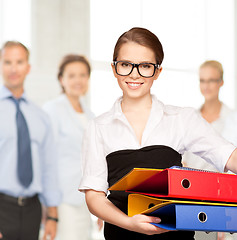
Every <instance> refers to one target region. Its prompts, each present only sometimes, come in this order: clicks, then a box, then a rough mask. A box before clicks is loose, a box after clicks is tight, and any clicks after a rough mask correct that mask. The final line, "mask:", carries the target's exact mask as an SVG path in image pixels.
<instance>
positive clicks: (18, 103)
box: [0, 41, 60, 240]
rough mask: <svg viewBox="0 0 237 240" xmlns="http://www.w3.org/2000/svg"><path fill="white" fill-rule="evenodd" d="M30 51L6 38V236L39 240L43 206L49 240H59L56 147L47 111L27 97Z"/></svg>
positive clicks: (2, 62) (2, 212) (1, 125)
mask: <svg viewBox="0 0 237 240" xmlns="http://www.w3.org/2000/svg"><path fill="white" fill-rule="evenodd" d="M28 60H29V51H28V49H27V48H26V47H25V46H24V45H23V44H21V43H20V42H14V41H8V42H6V43H5V44H4V45H3V47H2V49H1V52H0V72H1V75H2V78H3V86H2V87H0V114H1V117H0V239H7V240H36V239H38V235H39V228H40V223H41V204H40V201H39V198H40V199H41V200H42V202H43V204H44V205H45V206H47V221H46V224H45V234H44V239H51V240H52V239H54V237H55V234H56V226H57V221H58V219H57V207H56V206H57V205H58V204H59V201H60V193H59V190H58V188H57V175H56V173H57V171H56V169H55V166H56V164H55V161H56V156H55V145H54V139H53V134H52V129H51V126H50V122H49V119H48V117H47V115H46V114H45V113H44V112H43V111H42V110H41V109H40V108H39V107H37V106H36V105H34V104H33V103H32V102H31V101H30V100H29V99H28V98H27V97H26V95H25V92H24V82H25V78H26V76H27V74H28V73H29V71H30V65H29V61H28Z"/></svg>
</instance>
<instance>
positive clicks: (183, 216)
mask: <svg viewBox="0 0 237 240" xmlns="http://www.w3.org/2000/svg"><path fill="white" fill-rule="evenodd" d="M147 215H150V216H157V217H159V218H161V223H159V224H157V223H152V224H154V225H156V226H158V227H161V228H164V229H168V230H194V231H205V232H211V231H218V232H237V207H230V206H206V205H196V204H195V205H192V204H174V203H172V204H168V205H165V206H163V207H161V208H158V209H156V210H155V211H153V212H151V213H149V214H147Z"/></svg>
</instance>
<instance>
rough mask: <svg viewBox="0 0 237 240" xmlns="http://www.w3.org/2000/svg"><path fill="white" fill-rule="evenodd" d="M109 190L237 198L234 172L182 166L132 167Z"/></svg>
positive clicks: (170, 195)
mask: <svg viewBox="0 0 237 240" xmlns="http://www.w3.org/2000/svg"><path fill="white" fill-rule="evenodd" d="M109 190H111V191H112V190H118V191H128V192H131V193H139V194H144V195H149V196H154V197H159V198H183V199H193V200H205V201H217V202H233V203H235V202H237V176H236V175H233V174H225V173H216V172H207V171H199V170H193V169H192V170H186V169H182V168H180V169H179V168H177V169H176V168H173V169H172V168H167V169H148V168H134V169H133V170H132V171H131V172H129V173H128V174H127V175H125V176H124V177H123V178H121V179H120V180H119V181H118V182H117V183H115V184H114V185H113V186H111V187H110V188H109Z"/></svg>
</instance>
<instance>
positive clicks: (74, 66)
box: [44, 54, 94, 240]
mask: <svg viewBox="0 0 237 240" xmlns="http://www.w3.org/2000/svg"><path fill="white" fill-rule="evenodd" d="M90 72H91V68H90V65H89V62H88V61H87V60H86V59H85V58H84V57H83V56H80V55H73V54H71V55H67V56H65V57H64V58H63V59H62V62H61V64H60V66H59V71H58V80H59V82H60V85H61V87H62V91H63V94H61V95H60V96H59V97H58V98H56V99H54V100H52V101H50V102H48V103H46V104H45V105H44V109H45V110H46V111H47V113H48V114H49V116H50V118H51V120H52V123H53V128H54V132H55V135H56V139H57V149H58V170H59V171H58V175H59V185H60V189H61V192H62V194H63V199H62V203H61V205H60V206H59V208H58V214H59V223H58V237H59V239H60V240H64V239H67V240H68V239H70V240H74V239H75V240H78V239H81V240H87V239H89V238H88V237H89V234H90V230H91V217H90V213H89V211H88V209H87V206H86V204H85V199H84V196H83V194H80V193H78V191H77V188H78V181H80V179H81V169H80V164H81V160H80V154H81V148H80V146H81V142H82V136H83V133H84V129H85V128H86V126H87V123H88V121H89V120H90V119H92V118H93V116H94V115H93V114H92V112H91V111H90V110H89V108H88V107H87V106H86V105H85V104H83V102H82V101H81V97H82V96H83V95H84V94H85V93H86V92H87V89H88V85H89V78H90Z"/></svg>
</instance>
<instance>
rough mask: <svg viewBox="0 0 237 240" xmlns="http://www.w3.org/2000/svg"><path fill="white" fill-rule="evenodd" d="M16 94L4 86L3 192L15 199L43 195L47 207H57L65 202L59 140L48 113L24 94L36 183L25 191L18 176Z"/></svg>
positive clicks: (0, 132) (0, 92) (0, 126)
mask: <svg viewBox="0 0 237 240" xmlns="http://www.w3.org/2000/svg"><path fill="white" fill-rule="evenodd" d="M10 96H12V93H11V92H10V91H9V90H8V89H7V88H6V87H4V86H3V87H0V193H4V194H8V195H10V196H13V197H19V196H22V197H30V196H33V195H35V194H39V196H40V199H41V200H42V202H43V204H45V205H46V206H48V207H51V206H57V205H58V204H59V203H60V200H61V193H60V190H59V188H58V179H57V167H56V166H57V164H56V161H57V155H56V148H55V139H54V136H53V130H52V127H51V124H50V120H49V118H48V116H47V114H46V113H44V111H43V110H41V109H40V108H39V107H38V106H36V105H35V104H33V103H32V102H31V101H29V100H28V99H27V98H26V96H25V94H23V95H22V98H23V99H24V101H21V104H20V108H21V111H22V112H23V114H24V117H25V119H26V122H27V125H28V128H29V132H30V139H31V151H32V164H33V181H32V183H31V184H30V186H29V187H28V188H24V187H23V186H22V185H21V184H20V182H19V180H18V177H17V129H16V107H15V105H14V103H13V101H11V100H10V99H9V97H10Z"/></svg>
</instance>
